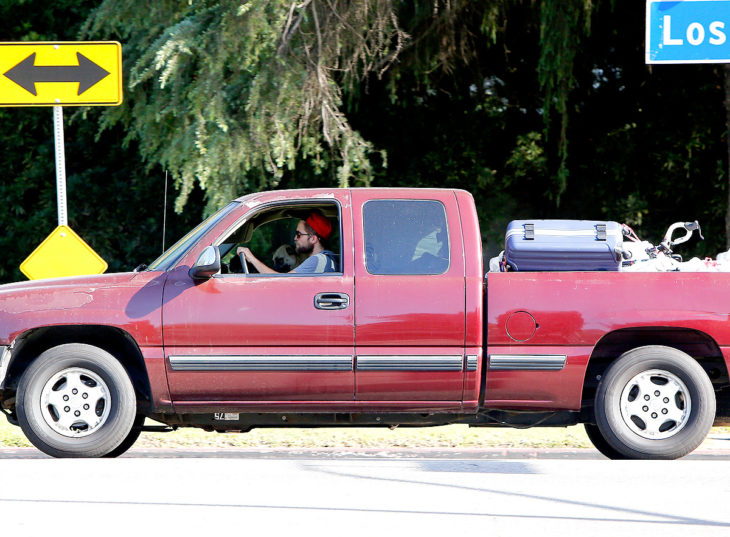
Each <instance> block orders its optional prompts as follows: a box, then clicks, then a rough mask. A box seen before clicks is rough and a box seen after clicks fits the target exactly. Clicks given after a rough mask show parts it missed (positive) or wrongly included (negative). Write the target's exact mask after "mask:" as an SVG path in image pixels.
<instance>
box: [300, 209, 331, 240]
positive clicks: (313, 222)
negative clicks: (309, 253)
mask: <svg viewBox="0 0 730 537" xmlns="http://www.w3.org/2000/svg"><path fill="white" fill-rule="evenodd" d="M305 222H306V223H307V225H308V226H309V227H311V228H312V229H313V230H314V232H315V233H316V234H317V235H319V236H320V237H322V238H323V239H326V238H327V237H329V236H330V234H331V233H332V222H330V220H329V218H327V217H326V216H323V215H322V213H319V212H316V211H315V212H312V213H310V215H309V216H308V217H307V219H306V220H305Z"/></svg>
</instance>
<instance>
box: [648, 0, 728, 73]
mask: <svg viewBox="0 0 730 537" xmlns="http://www.w3.org/2000/svg"><path fill="white" fill-rule="evenodd" d="M646 63H648V64H656V63H730V1H728V0H684V1H682V2H676V1H672V2H669V1H666V0H648V1H647V3H646Z"/></svg>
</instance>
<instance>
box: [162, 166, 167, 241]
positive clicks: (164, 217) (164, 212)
mask: <svg viewBox="0 0 730 537" xmlns="http://www.w3.org/2000/svg"><path fill="white" fill-rule="evenodd" d="M166 225H167V170H165V196H164V200H163V203H162V253H163V254H164V253H165V226H166Z"/></svg>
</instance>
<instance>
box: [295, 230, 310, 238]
mask: <svg viewBox="0 0 730 537" xmlns="http://www.w3.org/2000/svg"><path fill="white" fill-rule="evenodd" d="M303 235H311V233H302V232H301V231H299V230H297V231H295V232H294V238H295V239H298V238H299V237H301V236H303Z"/></svg>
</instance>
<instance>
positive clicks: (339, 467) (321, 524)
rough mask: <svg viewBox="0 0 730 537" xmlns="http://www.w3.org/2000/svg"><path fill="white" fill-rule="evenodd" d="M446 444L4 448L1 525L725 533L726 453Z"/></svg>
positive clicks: (157, 530) (32, 529) (268, 531)
mask: <svg viewBox="0 0 730 537" xmlns="http://www.w3.org/2000/svg"><path fill="white" fill-rule="evenodd" d="M435 453H437V452H434V453H433V454H432V455H434V454H435ZM445 453H446V454H447V455H448V454H450V456H449V457H446V456H444V457H437V456H429V454H427V453H425V452H422V451H419V452H405V453H403V452H402V453H401V454H402V455H404V456H400V457H396V456H395V455H394V454H393V453H391V454H390V456H386V455H387V454H385V453H380V454H378V453H366V452H350V454H349V455H348V454H343V455H341V456H339V457H338V456H337V455H335V454H332V453H330V455H329V456H326V455H325V453H324V452H320V453H319V454H318V453H316V452H300V453H299V454H297V453H296V452H294V450H285V451H282V450H272V452H263V451H259V452H256V451H251V450H233V451H225V452H216V451H208V452H206V451H190V450H181V451H180V452H177V451H157V450H148V451H139V450H132V451H131V452H129V454H128V455H127V456H125V457H122V458H119V459H100V460H53V459H49V458H44V457H40V456H38V455H37V452H35V451H34V450H29V449H22V450H7V449H6V450H0V475H2V481H3V484H4V486H3V487H2V491H0V513H1V514H2V529H3V532H4V533H7V534H13V533H15V532H16V531H20V532H22V533H21V534H22V535H41V534H44V535H53V536H58V535H76V536H79V535H81V536H84V535H135V536H136V535H161V534H163V533H164V534H165V535H172V536H180V535H196V536H200V535H226V536H228V535H238V534H241V535H248V534H264V535H267V536H268V535H283V534H287V535H296V536H300V535H317V536H321V535H337V536H345V535H347V536H349V535H369V536H372V535H374V534H375V535H376V536H377V534H378V533H379V534H381V535H383V536H385V535H388V536H389V535H414V534H415V535H440V536H443V535H454V534H455V532H467V531H468V532H472V531H478V532H480V533H481V534H484V535H488V536H490V537H492V536H502V535H504V536H507V535H509V536H515V535H517V536H521V535H541V536H542V535H560V536H561V537H563V536H571V535H580V536H581V537H585V536H603V535H606V536H608V535H610V536H611V537H615V536H617V535H621V534H622V533H623V534H627V535H630V534H637V533H640V534H642V535H662V536H667V535H670V536H671V535H688V536H692V537H694V536H702V535H713V536H716V535H724V534H730V510H729V509H728V508H727V499H728V498H729V497H730V495H729V494H728V493H729V492H730V484H729V483H730V475H729V474H730V472H728V471H727V464H728V462H727V460H726V459H727V457H726V456H723V457H720V456H719V454H717V453H716V454H715V456H714V457H710V458H709V460H703V459H698V458H695V459H691V458H690V459H684V460H680V461H651V462H643V461H608V460H606V459H599V458H592V455H591V454H592V453H595V452H593V451H592V450H580V451H579V452H578V453H577V454H576V453H574V454H573V455H572V457H571V458H570V459H567V460H566V459H556V458H534V457H536V456H539V454H536V453H532V455H528V457H530V458H506V457H505V456H504V455H503V456H502V457H499V458H482V457H478V456H476V454H474V453H466V452H465V454H463V455H462V456H458V454H456V453H454V452H445ZM705 453H706V454H709V452H707V451H706V452H705ZM518 454H519V452H518ZM553 454H554V453H553ZM523 455H524V454H523ZM510 456H511V455H510ZM35 457H37V458H35ZM224 532H225V533H224Z"/></svg>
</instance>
